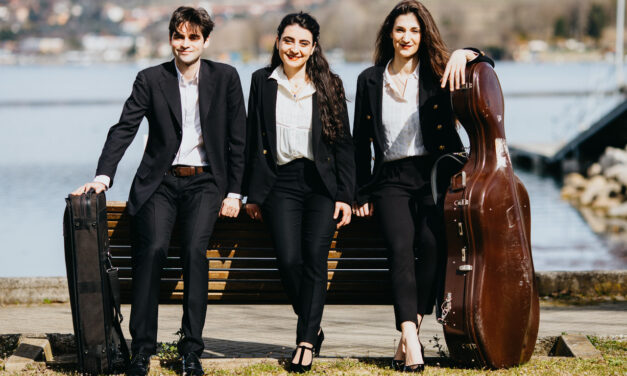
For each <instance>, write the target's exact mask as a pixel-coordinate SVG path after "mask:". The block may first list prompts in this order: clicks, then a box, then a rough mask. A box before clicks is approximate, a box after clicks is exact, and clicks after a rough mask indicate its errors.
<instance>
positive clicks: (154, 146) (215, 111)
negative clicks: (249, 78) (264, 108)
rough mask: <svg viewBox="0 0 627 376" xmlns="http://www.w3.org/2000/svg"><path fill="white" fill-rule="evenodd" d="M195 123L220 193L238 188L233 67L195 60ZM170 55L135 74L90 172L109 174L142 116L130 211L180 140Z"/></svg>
mask: <svg viewBox="0 0 627 376" xmlns="http://www.w3.org/2000/svg"><path fill="white" fill-rule="evenodd" d="M198 102H199V110H200V124H201V128H202V137H203V140H204V146H205V151H206V153H207V159H208V163H209V167H210V169H211V173H212V175H213V177H214V178H215V181H216V184H217V186H218V189H219V191H220V193H221V195H224V194H225V192H226V191H228V192H233V193H240V192H241V186H242V180H243V174H244V162H245V142H246V112H245V108H244V97H243V95H242V87H241V84H240V80H239V76H238V74H237V71H236V70H235V68H233V67H231V66H229V65H226V64H221V63H216V62H213V61H209V60H201V64H200V71H199V83H198ZM181 111H182V110H181V97H180V94H179V83H178V77H177V73H176V67H175V65H174V60H172V61H170V62H167V63H163V64H161V65H157V66H154V67H151V68H147V69H145V70H143V71H141V72H139V73H138V74H137V78H136V79H135V83H134V84H133V91H132V93H131V96H130V97H129V98H128V99H127V100H126V103H125V104H124V109H123V110H122V115H121V116H120V120H119V121H118V123H117V124H115V125H114V126H112V127H111V129H110V130H109V134H108V136H107V140H106V142H105V145H104V147H103V149H102V153H101V155H100V159H99V160H98V168H97V170H96V175H107V176H109V177H110V178H111V185H113V177H114V175H115V171H116V169H117V165H118V163H119V162H120V159H121V158H122V155H124V152H125V151H126V148H127V147H128V146H129V145H130V144H131V142H132V141H133V138H134V137H135V135H136V134H137V130H138V128H139V124H140V123H141V121H142V119H143V118H144V116H145V117H146V118H147V119H148V127H149V132H148V142H147V144H146V149H145V150H144V155H143V158H142V161H141V163H140V165H139V168H138V169H137V173H136V174H135V178H134V180H133V185H132V186H131V192H130V195H129V200H128V210H129V213H130V214H131V215H133V214H135V213H137V211H138V210H139V209H140V208H141V206H142V204H143V203H145V202H146V200H148V198H149V197H150V196H151V195H152V194H153V193H154V192H155V190H156V189H157V187H158V186H159V184H160V183H161V181H162V180H163V176H164V175H165V173H166V171H167V170H168V169H169V168H170V166H171V165H172V162H173V161H174V158H175V156H176V153H177V152H178V149H179V146H180V144H181V137H182V128H181V127H182V121H181V117H182V112H181Z"/></svg>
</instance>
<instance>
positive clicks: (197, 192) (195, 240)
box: [129, 172, 222, 355]
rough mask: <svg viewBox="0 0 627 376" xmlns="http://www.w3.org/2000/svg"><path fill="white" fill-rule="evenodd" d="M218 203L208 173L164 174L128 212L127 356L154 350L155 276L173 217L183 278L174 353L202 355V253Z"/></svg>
mask: <svg viewBox="0 0 627 376" xmlns="http://www.w3.org/2000/svg"><path fill="white" fill-rule="evenodd" d="M221 201H222V200H221V196H220V195H219V193H218V189H217V187H216V184H215V181H214V179H213V178H212V176H211V174H210V173H208V172H206V173H202V174H200V175H196V176H189V177H175V176H171V175H169V174H168V175H166V176H164V178H163V182H162V183H161V185H160V186H159V188H158V189H157V191H156V192H155V193H154V194H153V195H152V197H151V198H150V199H149V200H148V201H147V202H146V203H145V204H144V205H143V206H142V207H141V209H140V210H139V212H138V213H137V214H136V215H135V216H134V218H133V232H134V234H135V238H134V242H133V256H132V265H133V296H132V300H131V320H130V325H129V326H130V332H131V336H132V343H131V350H132V352H133V354H137V353H140V352H141V353H146V354H154V353H155V351H156V346H157V317H158V309H159V284H160V275H161V270H162V268H163V266H164V264H165V262H166V258H167V256H168V247H169V244H170V236H171V234H172V229H173V227H174V222H175V221H176V220H177V219H178V224H179V226H178V227H179V230H180V235H181V247H180V255H181V266H182V268H183V282H184V290H183V320H182V325H181V328H182V330H183V340H182V341H181V342H180V343H179V352H180V353H181V354H187V353H189V352H195V353H197V354H199V355H200V354H202V351H203V349H204V343H203V340H202V330H203V327H204V324H205V315H206V312H207V291H208V282H209V278H208V268H207V256H206V251H207V245H208V244H209V238H210V237H211V233H212V231H213V226H214V225H215V222H216V219H217V217H218V210H219V208H220V205H221Z"/></svg>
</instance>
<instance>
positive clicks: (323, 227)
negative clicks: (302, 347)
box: [262, 159, 336, 343]
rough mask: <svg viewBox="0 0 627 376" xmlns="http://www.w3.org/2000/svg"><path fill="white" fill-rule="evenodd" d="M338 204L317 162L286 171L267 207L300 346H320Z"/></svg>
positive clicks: (298, 162)
mask: <svg viewBox="0 0 627 376" xmlns="http://www.w3.org/2000/svg"><path fill="white" fill-rule="evenodd" d="M334 210H335V202H334V201H333V200H332V199H331V198H330V197H329V194H328V193H327V192H326V188H325V187H324V185H323V182H322V180H321V178H320V175H319V174H318V171H317V170H316V167H315V165H314V164H313V162H311V161H309V160H306V159H297V160H295V161H292V162H290V163H288V164H286V165H283V166H280V167H279V170H278V176H277V180H276V183H275V185H274V187H273V189H272V191H271V192H270V194H269V195H268V197H267V198H266V201H265V202H264V203H263V205H262V215H263V219H264V222H265V223H266V224H267V225H268V227H269V229H270V232H271V234H272V239H273V242H274V248H275V250H276V255H277V261H278V264H279V274H280V275H281V281H282V282H283V286H284V288H285V291H286V292H287V296H288V298H289V300H290V302H291V304H292V307H293V308H294V312H296V314H297V315H298V325H297V328H296V343H299V342H309V343H316V339H317V336H318V329H319V328H320V321H321V320H322V311H323V309H324V302H325V299H326V294H327V258H328V255H329V247H330V245H331V240H332V238H333V234H334V232H335V224H336V221H335V220H334V219H333V212H334Z"/></svg>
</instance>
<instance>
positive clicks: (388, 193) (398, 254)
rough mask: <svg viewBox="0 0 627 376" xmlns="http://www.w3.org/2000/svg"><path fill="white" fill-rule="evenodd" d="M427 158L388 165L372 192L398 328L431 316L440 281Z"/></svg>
mask: <svg viewBox="0 0 627 376" xmlns="http://www.w3.org/2000/svg"><path fill="white" fill-rule="evenodd" d="M432 166H433V160H432V158H431V157H428V156H424V157H411V158H404V159H401V160H398V161H393V162H386V163H385V164H384V165H383V166H382V168H383V170H382V171H381V178H380V180H379V183H378V184H377V186H376V188H375V190H374V191H373V194H372V201H373V205H374V215H375V217H376V218H377V220H378V223H379V226H380V228H381V232H382V234H383V237H384V239H385V242H386V245H387V248H388V261H389V267H390V278H391V281H392V289H393V300H394V315H395V318H396V328H397V329H398V330H400V325H401V323H402V322H405V321H412V322H414V323H416V324H417V318H416V315H417V314H421V315H422V314H430V313H431V312H433V305H434V302H435V297H436V293H437V291H438V290H439V288H440V286H441V283H442V282H443V273H444V268H443V267H444V261H445V254H444V252H443V251H441V248H439V247H441V246H442V245H443V244H444V243H443V234H444V228H443V224H442V217H441V214H440V211H439V210H438V209H437V207H436V205H435V204H434V202H433V198H432V196H431V188H430V183H429V176H430V172H431V167H432Z"/></svg>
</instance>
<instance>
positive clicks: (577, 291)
mask: <svg viewBox="0 0 627 376" xmlns="http://www.w3.org/2000/svg"><path fill="white" fill-rule="evenodd" d="M626 277H627V270H615V271H606V270H600V271H599V270H596V271H595V270H593V271H576V272H565V271H551V272H536V280H537V281H538V291H539V294H540V296H541V297H543V296H560V295H581V296H585V297H603V296H609V297H616V296H622V297H624V296H625V295H626V293H627V292H626V291H625V290H626V288H625V284H624V282H625V278H626ZM68 301H69V294H68V288H67V279H66V278H65V277H28V278H0V305H7V304H40V303H67V302H68Z"/></svg>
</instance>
